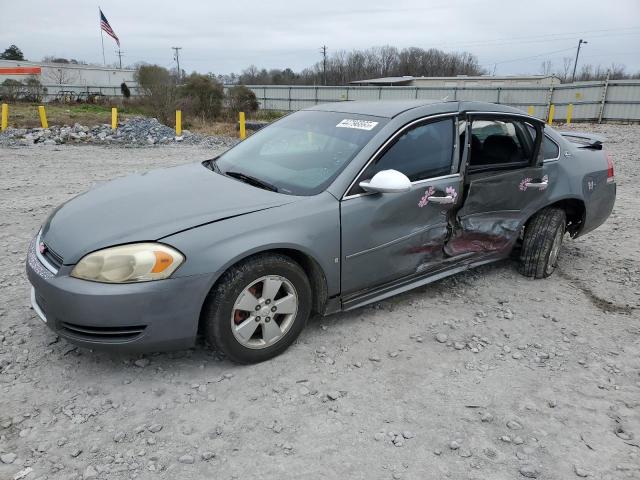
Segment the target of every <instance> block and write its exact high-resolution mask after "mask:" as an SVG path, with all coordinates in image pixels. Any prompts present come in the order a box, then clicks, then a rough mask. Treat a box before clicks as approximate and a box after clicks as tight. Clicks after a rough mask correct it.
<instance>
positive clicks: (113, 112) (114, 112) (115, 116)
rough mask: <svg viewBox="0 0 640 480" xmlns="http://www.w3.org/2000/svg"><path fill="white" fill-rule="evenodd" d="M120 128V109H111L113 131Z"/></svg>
mask: <svg viewBox="0 0 640 480" xmlns="http://www.w3.org/2000/svg"><path fill="white" fill-rule="evenodd" d="M116 128H118V109H117V108H116V107H113V108H112V109H111V130H115V129H116Z"/></svg>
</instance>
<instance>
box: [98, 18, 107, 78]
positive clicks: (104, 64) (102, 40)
mask: <svg viewBox="0 0 640 480" xmlns="http://www.w3.org/2000/svg"><path fill="white" fill-rule="evenodd" d="M98 15H99V16H98V25H99V26H100V41H101V42H102V65H103V66H105V67H106V66H107V61H106V60H105V58H104V34H103V33H102V10H100V7H98Z"/></svg>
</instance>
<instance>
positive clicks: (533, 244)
mask: <svg viewBox="0 0 640 480" xmlns="http://www.w3.org/2000/svg"><path fill="white" fill-rule="evenodd" d="M566 228H567V215H566V214H565V212H564V210H562V209H560V208H545V209H544V210H541V211H540V212H538V213H537V214H536V215H534V216H533V218H532V219H531V220H529V223H528V224H527V226H526V228H525V231H524V239H523V241H522V249H521V251H520V269H519V270H520V273H522V274H523V275H524V276H526V277H532V278H546V277H548V276H549V275H551V274H552V273H553V272H554V271H555V269H556V265H557V264H558V255H559V253H560V248H561V247H562V239H563V238H564V234H565V231H566Z"/></svg>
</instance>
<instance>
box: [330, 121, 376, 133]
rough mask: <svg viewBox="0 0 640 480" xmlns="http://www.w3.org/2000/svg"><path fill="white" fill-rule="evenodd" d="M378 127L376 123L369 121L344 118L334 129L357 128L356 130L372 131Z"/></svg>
mask: <svg viewBox="0 0 640 480" xmlns="http://www.w3.org/2000/svg"><path fill="white" fill-rule="evenodd" d="M376 125H378V122H372V121H370V120H353V119H350V118H345V119H344V120H342V121H341V122H340V123H339V124H338V125H336V127H338V128H357V129H358V130H373V129H374V128H376Z"/></svg>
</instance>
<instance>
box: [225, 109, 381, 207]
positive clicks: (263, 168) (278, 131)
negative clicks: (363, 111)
mask: <svg viewBox="0 0 640 480" xmlns="http://www.w3.org/2000/svg"><path fill="white" fill-rule="evenodd" d="M387 121H388V120H387V119H386V118H379V117H369V116H364V115H356V114H351V113H335V112H319V111H300V112H296V113H292V114H291V115H288V116H286V117H284V118H282V119H281V120H279V121H277V122H275V123H273V124H272V125H269V126H268V127H266V128H264V129H262V130H259V131H258V132H256V133H255V134H254V135H252V136H251V137H249V138H248V139H246V140H245V141H243V142H241V143H239V144H238V145H237V146H236V147H234V148H233V149H231V150H229V151H227V152H226V153H224V154H223V155H222V156H221V157H219V158H218V160H217V161H216V165H217V167H218V168H219V170H220V172H221V173H223V174H226V175H229V176H232V177H234V178H237V179H240V180H244V181H247V182H248V183H249V182H251V181H253V183H254V184H256V185H257V183H256V181H259V182H262V183H263V184H264V185H267V186H273V187H275V188H276V189H277V191H278V192H281V193H286V194H292V195H315V194H317V193H320V192H321V191H323V190H324V189H325V188H326V187H327V186H328V185H329V184H330V183H331V182H332V181H333V179H334V178H335V177H336V176H337V175H338V173H340V171H341V170H342V169H343V168H344V167H345V166H346V165H347V164H348V163H349V162H350V161H351V160H352V159H353V157H355V156H356V154H357V153H358V152H359V151H360V150H361V149H362V147H364V146H365V145H366V144H367V143H368V142H369V140H370V139H371V138H372V137H373V136H374V135H375V134H376V133H377V132H378V131H379V130H380V128H382V126H383V125H384V124H385V123H386V122H387Z"/></svg>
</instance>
